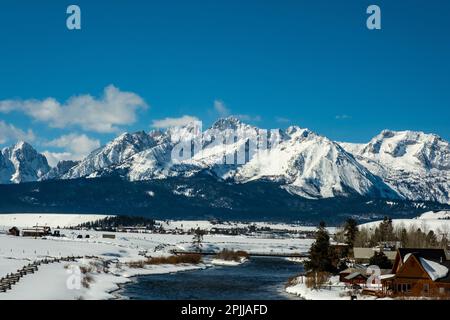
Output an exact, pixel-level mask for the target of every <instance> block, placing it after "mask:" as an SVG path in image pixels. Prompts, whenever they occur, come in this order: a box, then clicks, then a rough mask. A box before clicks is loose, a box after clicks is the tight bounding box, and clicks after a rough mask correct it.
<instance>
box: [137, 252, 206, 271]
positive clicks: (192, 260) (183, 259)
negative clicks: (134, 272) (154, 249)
mask: <svg viewBox="0 0 450 320" xmlns="http://www.w3.org/2000/svg"><path fill="white" fill-rule="evenodd" d="M200 262H202V256H201V255H200V254H181V255H177V256H169V257H155V258H148V259H147V260H139V261H132V262H128V266H129V267H130V268H144V267H145V265H158V264H181V263H189V264H199V263H200Z"/></svg>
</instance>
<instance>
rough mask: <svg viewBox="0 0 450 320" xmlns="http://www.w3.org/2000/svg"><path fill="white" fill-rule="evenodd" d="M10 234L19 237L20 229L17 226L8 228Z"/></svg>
mask: <svg viewBox="0 0 450 320" xmlns="http://www.w3.org/2000/svg"><path fill="white" fill-rule="evenodd" d="M8 235H10V236H15V237H18V236H20V230H19V228H17V227H12V228H11V229H9V230H8Z"/></svg>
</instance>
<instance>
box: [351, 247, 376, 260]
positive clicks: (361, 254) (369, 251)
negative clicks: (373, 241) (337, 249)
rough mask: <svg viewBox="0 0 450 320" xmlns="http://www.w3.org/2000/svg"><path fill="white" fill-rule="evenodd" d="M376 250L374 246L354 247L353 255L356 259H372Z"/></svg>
mask: <svg viewBox="0 0 450 320" xmlns="http://www.w3.org/2000/svg"><path fill="white" fill-rule="evenodd" d="M374 252H375V250H374V249H373V248H358V247H355V248H353V256H354V257H355V259H370V258H371V257H373V254H374Z"/></svg>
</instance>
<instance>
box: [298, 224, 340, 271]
mask: <svg viewBox="0 0 450 320" xmlns="http://www.w3.org/2000/svg"><path fill="white" fill-rule="evenodd" d="M333 251H334V250H333V249H332V248H331V246H330V235H329V234H328V231H327V230H326V228H325V222H321V223H320V224H319V227H318V229H317V232H316V241H315V242H314V243H313V244H312V246H311V248H310V249H309V260H308V261H306V262H305V269H306V270H307V271H314V272H334V271H336V268H335V267H334V266H333V258H334V257H335V253H334V252H333Z"/></svg>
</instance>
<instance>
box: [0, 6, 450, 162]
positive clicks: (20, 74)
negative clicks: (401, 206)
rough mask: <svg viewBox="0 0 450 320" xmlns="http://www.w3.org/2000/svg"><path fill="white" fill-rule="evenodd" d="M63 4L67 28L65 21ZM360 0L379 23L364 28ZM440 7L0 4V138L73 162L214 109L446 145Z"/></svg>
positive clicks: (446, 29) (323, 129)
mask: <svg viewBox="0 0 450 320" xmlns="http://www.w3.org/2000/svg"><path fill="white" fill-rule="evenodd" d="M344 3H345V5H344ZM70 4H77V5H79V6H80V7H81V10H82V30H80V31H69V30H67V28H66V17H67V15H66V13H65V12H66V8H67V6H68V5H70ZM370 4H377V5H379V6H380V7H381V10H382V30H375V31H370V30H368V29H367V28H366V19H367V14H366V13H365V11H366V8H367V7H368V6H369V5H370ZM449 13H450V2H449V1H446V0H430V1H418V0H417V1H416V0H413V1H408V2H405V1H378V0H375V1H360V0H354V1H345V2H342V1H324V0H317V1H301V0H296V1H294V0H284V1H275V0H245V1H242V0H226V1H225V0H216V1H211V0H190V1H187V0H183V1H182V0H170V1H168V0H152V1H140V0H139V1H138V0H127V1H92V0H89V1H84V0H74V1H71V2H69V1H51V0H40V1H32V0H28V1H24V0H5V1H2V3H1V4H0V43H1V47H0V70H1V73H0V133H2V132H3V136H0V143H1V144H2V145H8V144H11V143H13V140H14V139H15V138H16V137H22V138H25V139H28V140H31V141H32V143H33V145H35V146H36V147H37V148H38V149H39V150H40V151H49V152H53V153H61V154H60V155H59V157H60V158H64V157H69V155H72V156H73V155H76V156H81V155H82V154H84V153H86V152H87V150H88V149H92V148H94V147H95V146H97V145H99V144H104V143H106V142H107V141H109V140H110V139H112V138H114V137H115V136H116V135H117V134H119V133H120V132H124V131H136V130H149V129H151V127H152V124H155V123H156V124H158V123H160V122H157V121H158V120H161V119H165V118H178V117H182V116H192V117H197V118H199V119H201V120H203V121H204V123H205V125H209V124H211V123H212V122H213V121H214V120H215V119H216V118H218V117H219V116H221V115H225V114H236V115H240V116H241V117H242V118H243V119H244V120H246V121H248V122H250V123H252V124H255V125H258V126H261V127H265V128H277V127H287V126H289V125H291V124H296V125H299V126H301V127H308V128H310V129H312V130H314V131H316V132H318V133H320V134H323V135H326V136H328V137H329V138H331V139H334V140H341V141H351V142H366V141H368V140H369V139H370V138H371V137H373V136H374V135H376V134H378V133H379V132H380V131H381V130H383V129H385V128H389V129H393V130H404V129H411V130H421V131H426V132H433V133H437V134H439V135H441V136H442V137H443V138H445V139H450V126H449V125H448V124H449V122H450V121H449V120H450V90H449V89H450V59H449V57H450V39H449V35H450V20H449V19H448V14H449ZM105 90H106V91H108V90H109V93H110V94H111V96H110V97H111V99H116V98H117V99H118V100H120V101H122V102H123V105H120V106H118V105H117V104H120V103H117V102H113V101H108V99H104V98H103V97H102V96H103V95H104V94H105ZM74 96H77V97H78V98H75V99H73V98H72V100H70V101H69V102H67V100H68V99H70V98H71V97H74ZM49 97H51V98H53V99H54V100H46V99H48V98H49ZM129 100H131V101H129ZM2 103H3V104H2ZM2 106H3V107H2ZM43 106H44V107H47V108H49V110H46V109H45V108H44V107H43ZM2 108H3V111H1V110H2ZM102 108H103V109H102ZM108 108H114V110H109V109H108ZM36 110H38V111H36ZM44 111H48V112H53V113H54V114H53V113H52V115H49V114H48V113H46V112H44ZM96 121H98V126H97V125H96ZM155 121H156V122H155ZM75 146H78V147H75ZM74 149H78V150H74Z"/></svg>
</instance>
